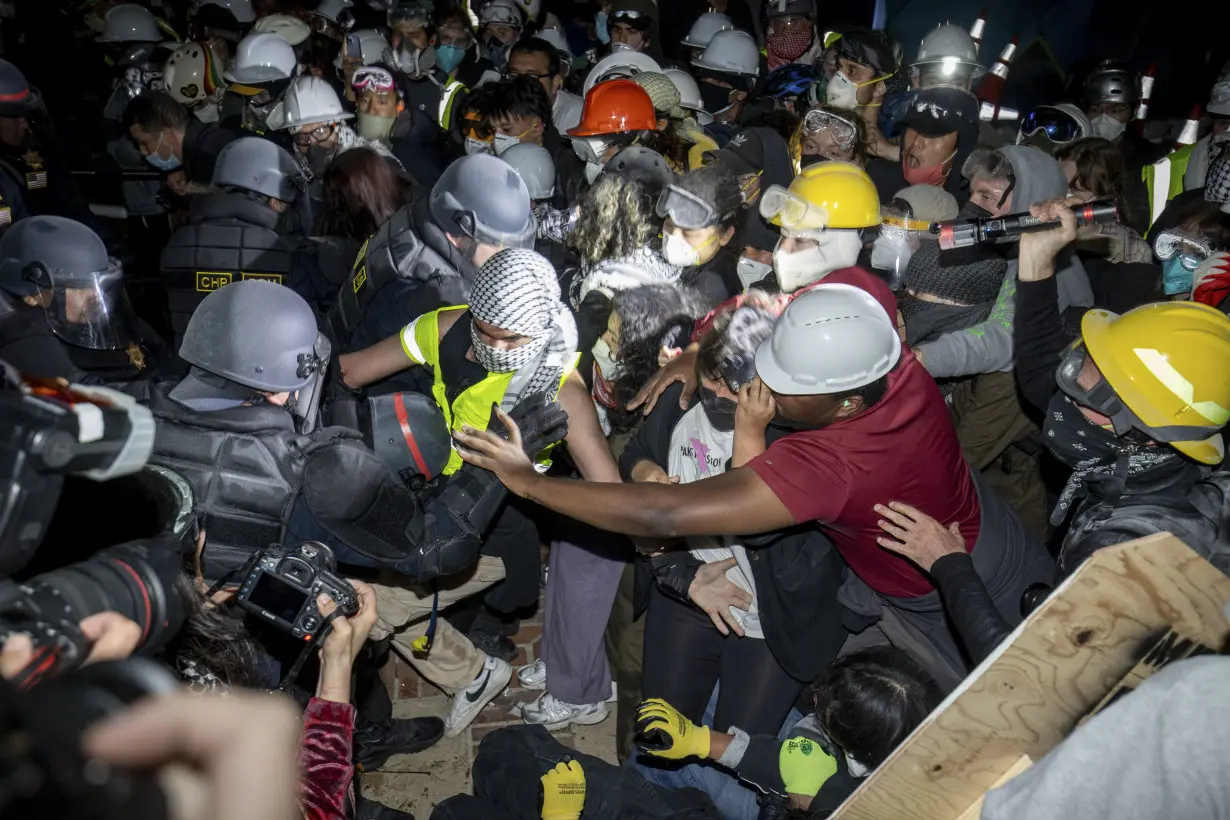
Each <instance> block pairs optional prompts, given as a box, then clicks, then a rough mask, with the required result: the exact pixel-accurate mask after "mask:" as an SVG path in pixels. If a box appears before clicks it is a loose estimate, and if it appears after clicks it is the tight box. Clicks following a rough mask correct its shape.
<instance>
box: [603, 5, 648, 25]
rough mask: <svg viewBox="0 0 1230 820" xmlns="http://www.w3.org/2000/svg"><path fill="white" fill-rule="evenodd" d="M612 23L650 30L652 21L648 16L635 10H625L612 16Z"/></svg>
mask: <svg viewBox="0 0 1230 820" xmlns="http://www.w3.org/2000/svg"><path fill="white" fill-rule="evenodd" d="M611 22H612V23H627V24H628V25H630V26H633V27H634V28H649V26H650V25H651V21H650V18H649V15H648V14H643V13H641V12H639V11H636V10H635V9H623V10H622V11H617V12H615V13H613V14H612V15H611Z"/></svg>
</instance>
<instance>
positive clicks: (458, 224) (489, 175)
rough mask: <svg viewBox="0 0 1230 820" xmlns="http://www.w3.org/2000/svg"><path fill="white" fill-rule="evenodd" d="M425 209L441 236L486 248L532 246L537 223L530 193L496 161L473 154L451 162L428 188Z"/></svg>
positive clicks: (501, 162)
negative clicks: (492, 246)
mask: <svg viewBox="0 0 1230 820" xmlns="http://www.w3.org/2000/svg"><path fill="white" fill-rule="evenodd" d="M428 204H429V207H430V209H431V218H432V220H433V221H434V222H435V223H436V225H437V226H438V227H439V228H440V230H442V231H444V232H445V233H449V234H452V235H453V236H467V237H469V238H470V239H473V240H474V241H475V242H479V243H481V244H485V245H498V246H500V247H512V248H532V247H534V236H535V234H536V233H537V224H536V223H535V222H534V213H533V210H532V208H531V204H530V194H529V190H528V189H527V188H526V185H525V183H524V182H523V181H522V180H521V177H519V176H517V172H516V171H514V170H513V169H512V168H511V167H510V166H509V165H508V163H507V162H505V161H504V160H502V159H500V158H498V157H494V156H492V155H490V154H474V155H473V156H468V157H462V158H461V159H459V160H456V161H455V162H453V164H452V165H450V166H448V168H445V169H444V173H443V174H441V175H440V179H439V180H437V181H436V184H435V185H434V186H433V187H432V189H431V197H430V199H429V202H428Z"/></svg>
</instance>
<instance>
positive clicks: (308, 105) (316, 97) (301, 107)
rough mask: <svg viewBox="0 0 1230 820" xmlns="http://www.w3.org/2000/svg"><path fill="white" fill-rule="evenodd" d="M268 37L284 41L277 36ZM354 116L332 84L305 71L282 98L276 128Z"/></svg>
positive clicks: (288, 127) (336, 120)
mask: <svg viewBox="0 0 1230 820" xmlns="http://www.w3.org/2000/svg"><path fill="white" fill-rule="evenodd" d="M268 36H270V37H275V38H276V39H278V40H281V38H280V37H277V35H273V34H271V35H268ZM282 42H285V41H282ZM352 117H354V114H351V113H350V112H349V111H347V110H346V109H344V108H342V101H341V100H340V99H338V96H337V92H336V91H334V90H333V86H331V85H329V83H328V82H327V81H326V80H324V79H322V78H320V77H314V76H312V75H311V74H303V75H301V76H299V77H296V78H295V79H294V81H293V82H292V83H291V84H290V88H288V89H286V96H284V97H283V98H282V116H281V117H280V118H279V119H278V124H277V127H278V128H279V129H281V130H283V131H294V130H296V129H298V128H301V127H302V126H305V125H312V124H314V123H318V122H338V121H339V120H348V119H351V118H352Z"/></svg>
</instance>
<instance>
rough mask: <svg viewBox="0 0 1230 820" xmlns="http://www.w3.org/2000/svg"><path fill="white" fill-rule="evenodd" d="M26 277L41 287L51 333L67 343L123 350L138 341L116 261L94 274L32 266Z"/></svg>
mask: <svg viewBox="0 0 1230 820" xmlns="http://www.w3.org/2000/svg"><path fill="white" fill-rule="evenodd" d="M23 276H24V278H25V279H26V280H27V281H29V282H32V283H34V284H35V285H37V286H38V288H39V290H40V291H41V293H40V297H41V303H42V306H43V310H44V312H45V313H46V314H47V323H48V324H49V325H50V326H51V330H52V331H53V332H54V333H55V334H56V335H57V336H59V337H60V338H61V339H63V340H64V341H66V342H68V343H69V344H72V345H77V346H78V347H86V348H90V349H92V350H120V349H123V348H125V347H127V346H128V345H129V344H130V343H131V342H133V341H134V336H133V333H132V330H131V322H130V317H131V315H132V312H131V310H130V309H129V307H128V296H127V294H126V293H125V292H124V271H123V268H121V267H120V263H119V262H118V261H117V260H115V259H112V260H111V262H110V264H109V265H108V266H107V268H106V269H105V270H100V271H94V272H92V273H76V272H72V271H62V270H49V269H48V268H46V267H43V266H42V265H41V264H38V263H35V264H32V265H30V266H28V267H27V268H26V270H25V272H24V273H23Z"/></svg>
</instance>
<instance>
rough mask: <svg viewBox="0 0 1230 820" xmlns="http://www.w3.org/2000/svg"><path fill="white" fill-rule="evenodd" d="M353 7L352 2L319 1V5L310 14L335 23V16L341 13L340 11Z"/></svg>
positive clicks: (342, 0)
mask: <svg viewBox="0 0 1230 820" xmlns="http://www.w3.org/2000/svg"><path fill="white" fill-rule="evenodd" d="M353 5H354V0H320V5H319V6H317V7H316V8H315V9H313V10H312V11H311V12H310V13H311V14H315V15H316V16H317V17H323V18H325V19H326V20H329V21H330V22H334V23H336V22H337V16H338V14H339V13H341V11H342V9H348V8H351V7H352V6H353Z"/></svg>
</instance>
